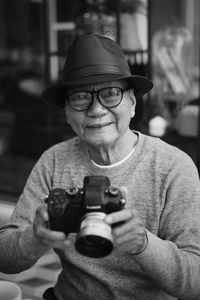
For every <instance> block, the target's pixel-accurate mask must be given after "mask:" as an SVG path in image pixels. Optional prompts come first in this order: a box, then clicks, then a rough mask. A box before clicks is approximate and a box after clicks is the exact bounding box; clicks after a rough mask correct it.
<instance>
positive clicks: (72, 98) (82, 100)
mask: <svg viewBox="0 0 200 300" xmlns="http://www.w3.org/2000/svg"><path fill="white" fill-rule="evenodd" d="M128 89H129V88H126V89H123V88H119V87H106V88H102V89H100V90H98V91H91V92H90V91H75V92H72V93H69V94H68V95H67V101H68V102H69V104H70V106H71V107H72V108H73V109H74V110H76V111H86V110H88V109H89V108H90V107H91V106H92V104H93V101H94V95H97V99H98V101H99V102H100V103H101V105H102V106H104V107H108V108H112V107H116V106H118V105H119V104H120V103H121V101H122V98H123V93H124V92H126V91H127V90H128Z"/></svg>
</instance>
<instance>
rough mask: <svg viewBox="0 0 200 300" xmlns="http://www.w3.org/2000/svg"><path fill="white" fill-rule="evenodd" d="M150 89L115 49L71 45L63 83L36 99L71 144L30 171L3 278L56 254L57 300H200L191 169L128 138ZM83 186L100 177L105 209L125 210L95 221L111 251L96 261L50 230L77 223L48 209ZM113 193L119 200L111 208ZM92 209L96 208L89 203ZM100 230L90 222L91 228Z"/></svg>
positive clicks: (8, 232) (95, 42)
mask: <svg viewBox="0 0 200 300" xmlns="http://www.w3.org/2000/svg"><path fill="white" fill-rule="evenodd" d="M151 88H152V82H151V81H150V80H148V79H147V78H145V77H141V76H137V75H131V74H130V71H129V68H128V65H127V63H126V60H125V58H124V55H123V52H122V50H121V49H120V47H119V46H118V45H117V43H115V42H114V41H112V40H110V39H108V38H106V37H103V36H98V35H86V36H81V37H77V38H76V39H75V40H74V41H73V43H72V45H71V46H70V48H69V50H68V53H67V58H66V63H65V66H64V69H63V72H62V78H61V80H60V81H59V82H58V84H56V85H54V86H51V87H49V88H48V89H46V90H45V91H44V93H43V97H44V98H45V100H46V101H47V102H48V103H50V104H51V105H54V104H55V105H58V106H60V107H62V108H63V109H64V110H65V113H66V118H67V122H68V123H69V124H70V125H71V127H72V129H73V130H74V132H75V133H76V134H77V136H76V137H74V138H73V139H70V140H68V141H64V142H61V143H59V144H57V145H55V146H53V147H51V148H50V149H48V150H47V151H46V152H45V153H44V154H43V155H42V156H41V158H40V159H39V161H38V162H37V164H36V165H35V167H34V168H33V171H32V172H31V174H30V177H29V179H28V181H27V183H26V186H25V189H24V191H23V193H22V195H21V197H20V199H19V201H18V203H17V205H16V208H15V210H14V213H13V215H12V216H11V219H10V220H9V222H8V223H7V224H5V226H3V227H2V228H1V232H0V242H1V250H0V266H1V268H0V269H1V271H3V272H8V273H16V272H20V271H23V270H25V269H27V268H30V267H31V266H32V265H33V264H35V263H36V261H37V260H38V259H39V258H40V257H41V256H42V255H43V254H44V253H45V251H46V250H48V249H51V248H54V249H55V251H56V253H57V254H58V255H59V257H60V260H61V263H62V268H63V270H62V272H61V274H60V276H59V277H58V280H57V283H56V285H55V287H54V296H53V297H55V299H58V300H64V299H88V300H89V299H91V300H93V299H99V300H104V299H109V300H110V299H120V300H121V299H152V300H156V299H158V300H161V299H162V300H164V299H178V298H181V299H200V217H199V216H200V197H199V196H200V185H199V177H198V172H197V169H196V167H195V165H194V163H193V162H192V160H191V159H190V158H189V157H188V156H187V155H186V154H185V153H183V152H182V151H180V150H178V149H177V148H175V147H173V146H170V145H168V144H166V143H164V142H163V141H161V140H160V139H158V138H154V137H150V136H147V135H144V134H142V133H140V132H137V131H134V130H131V129H130V128H129V123H130V120H131V118H133V117H134V114H135V106H136V99H137V98H139V96H141V95H143V94H145V93H147V92H148V91H150V90H151ZM138 101H139V100H138ZM88 176H89V178H90V179H91V178H104V176H105V177H106V178H108V179H109V181H110V183H111V185H112V186H114V187H116V189H115V190H114V192H113V191H112V193H113V194H112V193H111V194H112V197H113V198H112V197H111V198H112V201H113V206H112V205H111V206H112V207H114V206H115V205H116V201H119V200H120V203H124V202H125V206H124V207H123V208H120V209H118V210H114V211H112V210H111V211H109V213H105V214H104V217H103V219H102V220H100V221H101V225H99V226H100V229H99V231H100V233H99V234H100V235H101V228H104V227H105V228H108V229H109V228H110V231H111V237H110V240H109V242H110V244H112V249H110V251H108V253H104V254H103V255H102V256H101V253H100V255H99V253H98V257H95V255H94V256H93V257H92V255H89V253H87V247H86V251H85V253H83V252H82V251H77V247H76V246H75V243H76V238H77V234H76V232H73V230H71V231H72V232H70V229H69V228H68V229H67V230H69V232H67V230H66V231H65V230H64V229H63V230H59V228H57V225H58V223H59V224H61V225H62V226H63V224H62V223H63V222H68V220H69V219H70V220H71V221H70V222H72V223H74V219H75V223H76V221H77V222H78V220H77V217H76V214H75V217H74V210H72V209H71V210H69V212H68V213H67V214H66V215H65V218H66V220H65V218H60V219H59V218H58V219H59V221H58V222H57V221H55V218H54V219H53V217H52V215H51V213H52V211H51V210H49V209H48V207H51V209H52V206H50V205H53V209H54V208H56V205H57V203H59V204H60V203H63V201H64V202H65V200H66V199H65V197H64V199H63V194H62V191H71V194H73V193H72V191H74V190H75V191H77V188H82V187H83V181H84V178H86V177H88ZM93 176H100V177H93ZM72 188H73V189H72ZM54 189H57V190H54ZM98 189H99V187H98V185H97V192H96V194H95V195H97V197H99V195H98ZM52 190H54V191H56V192H55V193H54V197H53V196H52V198H51V200H52V199H53V200H52V201H53V202H52V203H53V204H52V203H51V204H49V206H47V205H46V204H45V203H44V199H45V197H46V195H49V194H50V193H51V191H52ZM79 190H80V189H79ZM116 190H117V194H118V195H120V199H118V198H117V197H116V200H115V197H114V196H115V195H116V193H115V192H116ZM90 192H91V191H89V192H88V194H89V195H90V194H91V193H90ZM56 193H57V194H56ZM60 193H61V194H62V195H61V194H60ZM64 194H65V192H64ZM81 195H82V194H81ZM113 195H114V196H113ZM73 199H75V200H77V198H76V197H75V198H73V197H72V198H71V200H70V201H71V203H74V202H73V201H75V200H73ZM113 199H114V200H113ZM66 201H68V202H67V203H69V199H68V198H67V200H66ZM85 201H86V200H85ZM89 202H90V205H91V207H92V208H94V207H95V208H96V202H97V200H96V198H95V197H93V198H92V197H91V198H90V201H89ZM93 204H94V205H93ZM80 205H82V204H80ZM61 208H62V209H61V210H62V212H63V206H62V204H61ZM75 210H77V206H76V208H75ZM58 211H59V210H58ZM53 212H54V211H53ZM52 214H53V213H52ZM52 220H54V221H55V222H54V223H52ZM95 220H96V222H97V224H95ZM79 221H80V220H79ZM56 222H57V223H56ZM70 222H68V223H69V224H71V223H70ZM98 222H99V220H98V219H95V218H94V219H93V221H92V227H93V228H95V227H98ZM52 224H53V225H52ZM56 224H57V225H56ZM69 224H68V227H69V226H72V225H69ZM102 224H104V227H103V226H102ZM62 226H61V228H64V227H62ZM72 227H73V226H72ZM74 231H75V230H74ZM93 238H94V236H93ZM106 239H108V238H106V237H103V238H101V239H100V242H99V243H98V241H99V240H98V238H96V239H95V238H94V239H91V240H90V239H88V240H87V238H86V239H85V240H84V239H83V241H84V242H85V243H86V246H91V244H92V246H93V244H94V245H95V243H96V242H97V243H96V245H97V250H98V245H99V247H101V250H102V251H103V250H104V246H105V247H106V245H107V244H106V243H104V241H105V240H106ZM102 241H103V246H102V244H101V242H102ZM89 248H90V247H89ZM89 248H88V249H89ZM82 250H83V249H82ZM87 254H88V255H87ZM47 294H48V293H47ZM47 297H48V296H47Z"/></svg>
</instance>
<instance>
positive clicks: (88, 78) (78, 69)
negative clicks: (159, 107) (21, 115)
mask: <svg viewBox="0 0 200 300" xmlns="http://www.w3.org/2000/svg"><path fill="white" fill-rule="evenodd" d="M120 79H127V80H128V81H129V83H130V86H131V87H133V89H134V91H135V95H136V97H140V96H142V95H143V94H145V93H147V92H148V91H150V90H151V89H152V87H153V83H152V81H151V80H149V79H148V78H146V77H144V76H139V75H132V74H131V72H130V69H129V66H128V63H127V61H126V59H125V56H124V53H123V51H122V49H121V47H120V46H119V45H118V44H117V43H116V42H115V41H113V40H111V39H110V38H107V37H105V36H101V35H96V34H88V35H81V36H77V37H76V38H75V39H74V40H73V42H72V44H71V46H70V47H69V48H68V51H67V55H66V60H65V64H64V68H63V71H62V74H61V78H60V80H59V81H58V83H57V84H55V85H52V86H50V87H48V88H47V89H46V90H44V92H43V93H42V97H43V98H44V100H46V101H47V102H48V103H50V104H53V105H57V106H60V107H64V103H65V99H66V92H67V90H68V89H69V88H70V87H74V86H80V85H83V84H84V85H85V84H98V83H106V82H111V81H116V80H120Z"/></svg>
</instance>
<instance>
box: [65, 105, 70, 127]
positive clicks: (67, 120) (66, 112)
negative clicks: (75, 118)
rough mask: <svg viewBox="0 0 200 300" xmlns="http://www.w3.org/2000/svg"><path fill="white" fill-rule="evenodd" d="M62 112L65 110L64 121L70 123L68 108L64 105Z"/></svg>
mask: <svg viewBox="0 0 200 300" xmlns="http://www.w3.org/2000/svg"><path fill="white" fill-rule="evenodd" d="M64 112H65V117H66V122H67V123H68V124H69V125H70V120H69V119H70V118H69V117H68V110H67V107H66V105H65V107H64Z"/></svg>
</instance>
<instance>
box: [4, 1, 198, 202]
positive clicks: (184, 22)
mask: <svg viewBox="0 0 200 300" xmlns="http://www.w3.org/2000/svg"><path fill="white" fill-rule="evenodd" d="M199 14H200V4H199V1H198V0H168V1H159V0H82V1H78V0H67V1H65V0H29V1H28V0H18V1H15V0H0V195H1V197H0V199H8V200H9V201H14V202H15V201H17V199H18V196H19V195H20V193H21V192H22V190H23V187H24V184H25V182H26V179H27V176H28V174H29V173H30V171H31V169H32V167H33V165H34V163H35V162H36V160H37V159H38V158H39V156H40V155H41V153H42V152H43V151H44V150H45V149H47V148H48V147H50V146H51V145H53V144H55V143H57V142H59V141H62V140H63V139H68V138H70V137H72V136H73V135H74V133H73V132H72V130H71V129H70V128H69V127H68V126H67V124H66V122H65V118H64V115H63V112H62V111H60V110H59V109H56V108H51V107H49V106H48V105H46V104H45V103H44V102H43V100H42V99H41V92H42V91H43V89H44V88H45V87H46V86H48V85H49V84H51V83H53V82H55V81H56V80H57V79H58V77H59V74H60V70H61V69H62V66H63V59H64V56H65V54H66V50H67V48H68V46H69V44H70V43H71V42H72V40H73V38H74V37H75V36H76V35H81V34H84V33H92V32H94V33H99V34H102V35H106V36H109V37H110V38H112V39H114V40H116V41H117V42H118V43H119V44H120V45H121V46H122V48H123V50H124V52H125V55H126V57H127V60H128V62H129V65H130V68H131V71H133V72H134V73H138V74H141V75H145V76H148V77H149V78H151V79H152V80H153V81H154V84H155V87H154V89H153V91H152V92H151V94H149V95H148V96H146V97H144V98H143V99H140V100H139V101H138V105H137V111H136V117H135V119H134V120H133V122H132V124H131V127H132V128H134V129H136V130H141V131H142V132H144V133H147V134H151V135H156V136H159V137H161V138H162V139H165V140H167V141H168V142H169V143H172V144H175V145H177V146H178V147H180V148H182V149H183V150H184V151H186V152H188V154H189V155H191V157H192V158H193V160H194V161H195V163H196V164H197V166H198V164H199V156H200V147H199V87H200V83H199V82H200V79H199V76H200V75H199V72H200V70H199V69H200V66H199V53H200V51H199V50H200V49H199V45H200V24H199V22H200V21H199V19H200V18H199ZM198 167H199V166H198Z"/></svg>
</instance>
